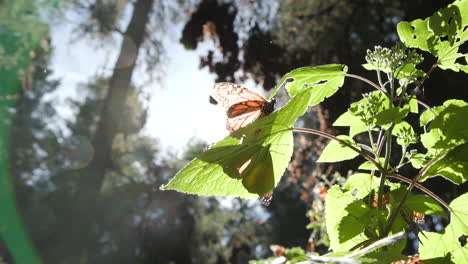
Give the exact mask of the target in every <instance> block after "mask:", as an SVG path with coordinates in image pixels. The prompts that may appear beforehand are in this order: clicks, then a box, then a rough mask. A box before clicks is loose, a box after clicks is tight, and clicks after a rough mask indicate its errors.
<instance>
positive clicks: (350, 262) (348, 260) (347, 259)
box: [297, 232, 405, 264]
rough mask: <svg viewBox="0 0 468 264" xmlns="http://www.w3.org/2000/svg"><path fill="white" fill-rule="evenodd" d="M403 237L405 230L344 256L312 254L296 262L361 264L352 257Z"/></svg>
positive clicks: (362, 254) (359, 255) (367, 252)
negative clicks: (305, 259)
mask: <svg viewBox="0 0 468 264" xmlns="http://www.w3.org/2000/svg"><path fill="white" fill-rule="evenodd" d="M404 237H405V232H399V233H396V234H394V235H391V236H389V237H385V238H382V239H380V240H378V241H376V242H374V243H372V244H370V245H369V246H367V247H365V248H363V249H361V250H359V251H356V252H354V253H351V254H349V255H346V256H344V257H324V256H314V255H307V258H309V259H310V261H309V260H307V261H301V262H298V263H297V264H313V263H339V264H361V263H362V262H361V261H359V260H356V259H353V258H359V257H362V256H365V255H367V254H369V253H370V252H372V251H375V250H377V249H379V248H382V247H385V246H388V245H391V244H394V243H396V242H397V241H399V240H401V239H403V238H404Z"/></svg>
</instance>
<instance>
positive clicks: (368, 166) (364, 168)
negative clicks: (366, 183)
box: [358, 158, 385, 170]
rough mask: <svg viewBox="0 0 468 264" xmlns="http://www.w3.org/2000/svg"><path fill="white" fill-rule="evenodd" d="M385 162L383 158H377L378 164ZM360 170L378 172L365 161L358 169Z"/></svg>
mask: <svg viewBox="0 0 468 264" xmlns="http://www.w3.org/2000/svg"><path fill="white" fill-rule="evenodd" d="M384 162H385V158H379V164H381V165H383V164H384ZM358 169H360V170H378V168H377V167H376V166H375V165H374V163H372V162H370V161H366V162H364V163H362V164H361V165H360V166H359V168H358Z"/></svg>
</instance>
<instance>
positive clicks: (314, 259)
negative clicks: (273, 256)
mask: <svg viewBox="0 0 468 264" xmlns="http://www.w3.org/2000/svg"><path fill="white" fill-rule="evenodd" d="M307 257H308V258H309V259H310V261H309V260H306V261H301V262H297V263H296V264H315V263H339V264H361V263H362V262H361V261H359V260H355V259H351V258H347V257H341V258H334V257H322V256H314V255H307Z"/></svg>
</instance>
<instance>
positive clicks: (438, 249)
mask: <svg viewBox="0 0 468 264" xmlns="http://www.w3.org/2000/svg"><path fill="white" fill-rule="evenodd" d="M467 199H468V194H466V193H465V194H463V195H461V196H459V197H458V198H456V199H455V200H453V201H452V202H451V203H450V208H451V217H450V218H451V219H450V223H449V224H448V225H447V226H446V227H445V229H444V230H443V232H441V233H435V232H426V233H425V234H426V237H424V236H421V238H420V239H421V242H422V243H421V244H420V246H419V254H420V257H421V259H422V260H423V261H424V260H429V259H445V260H446V262H443V263H450V262H449V261H451V263H468V248H467V244H466V243H465V244H464V245H462V244H461V243H462V242H461V240H460V239H461V237H462V236H466V235H467V234H468V224H467V223H468V203H467V202H466V201H467ZM465 241H466V238H465ZM424 262H425V261H424Z"/></svg>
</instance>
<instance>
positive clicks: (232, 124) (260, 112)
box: [211, 82, 275, 132]
mask: <svg viewBox="0 0 468 264" xmlns="http://www.w3.org/2000/svg"><path fill="white" fill-rule="evenodd" d="M211 96H212V97H213V98H214V99H215V101H217V102H218V103H221V104H222V105H223V106H224V108H226V114H227V122H226V128H227V129H228V130H229V131H230V132H234V131H236V130H238V129H240V128H243V127H246V126H247V125H249V124H250V123H253V122H254V121H256V120H258V119H260V118H262V117H264V116H266V115H269V114H271V113H272V112H273V111H274V108H275V99H272V100H271V101H267V100H265V98H263V97H262V96H261V95H259V94H257V93H256V92H254V91H251V90H249V89H247V88H245V87H242V86H240V85H237V84H235V83H228V82H220V83H216V84H215V85H214V86H213V89H212V94H211Z"/></svg>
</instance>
